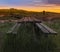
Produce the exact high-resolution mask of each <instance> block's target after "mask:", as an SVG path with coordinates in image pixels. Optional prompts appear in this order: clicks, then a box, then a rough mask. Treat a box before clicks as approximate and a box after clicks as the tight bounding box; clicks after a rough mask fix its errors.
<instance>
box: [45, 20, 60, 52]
mask: <svg viewBox="0 0 60 52" xmlns="http://www.w3.org/2000/svg"><path fill="white" fill-rule="evenodd" d="M45 24H46V25H48V26H49V27H50V28H52V29H54V30H55V31H56V32H57V35H56V36H55V37H52V39H53V41H54V42H55V43H56V45H57V49H56V50H57V52H60V20H55V21H53V22H50V23H48V22H46V23H45Z"/></svg>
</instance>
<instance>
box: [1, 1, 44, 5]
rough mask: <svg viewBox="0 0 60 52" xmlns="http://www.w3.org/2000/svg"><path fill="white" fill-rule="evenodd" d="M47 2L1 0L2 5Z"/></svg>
mask: <svg viewBox="0 0 60 52" xmlns="http://www.w3.org/2000/svg"><path fill="white" fill-rule="evenodd" d="M41 3H45V0H0V5H3V6H4V5H7V6H11V5H13V6H15V5H16V6H23V5H34V4H41Z"/></svg>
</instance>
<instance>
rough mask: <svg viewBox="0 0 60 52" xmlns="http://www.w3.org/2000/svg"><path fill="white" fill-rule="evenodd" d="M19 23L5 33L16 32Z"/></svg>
mask: <svg viewBox="0 0 60 52" xmlns="http://www.w3.org/2000/svg"><path fill="white" fill-rule="evenodd" d="M20 25H21V24H20V23H16V24H15V25H14V26H13V27H12V28H11V29H10V30H9V31H8V32H7V33H12V34H17V31H18V29H19V27H20Z"/></svg>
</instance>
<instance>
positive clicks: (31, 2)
mask: <svg viewBox="0 0 60 52" xmlns="http://www.w3.org/2000/svg"><path fill="white" fill-rule="evenodd" d="M1 8H5V9H6V8H17V9H23V10H28V11H38V12H40V11H43V10H45V11H50V12H59V13H60V0H0V9H1Z"/></svg>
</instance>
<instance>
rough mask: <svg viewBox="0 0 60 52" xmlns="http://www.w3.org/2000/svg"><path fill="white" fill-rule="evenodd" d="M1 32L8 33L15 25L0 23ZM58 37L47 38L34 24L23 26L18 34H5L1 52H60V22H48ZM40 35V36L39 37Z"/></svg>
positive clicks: (50, 36)
mask: <svg viewBox="0 0 60 52" xmlns="http://www.w3.org/2000/svg"><path fill="white" fill-rule="evenodd" d="M0 24H1V25H0V31H2V32H7V31H8V30H9V29H10V28H11V27H12V26H13V25H14V23H4V24H2V23H0ZM45 24H47V25H48V26H49V27H51V28H52V29H54V30H55V31H57V33H58V35H56V36H55V35H49V36H48V37H45V36H44V35H43V34H41V32H40V31H39V32H37V33H36V31H35V30H34V26H33V25H32V24H28V23H27V24H22V25H21V27H20V28H19V30H18V34H17V35H15V34H5V35H4V39H3V40H4V43H3V46H2V47H1V51H0V52H60V21H58V20H57V21H55V22H52V23H48V22H46V23H45ZM38 34H39V35H38Z"/></svg>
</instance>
